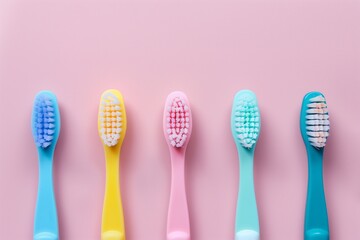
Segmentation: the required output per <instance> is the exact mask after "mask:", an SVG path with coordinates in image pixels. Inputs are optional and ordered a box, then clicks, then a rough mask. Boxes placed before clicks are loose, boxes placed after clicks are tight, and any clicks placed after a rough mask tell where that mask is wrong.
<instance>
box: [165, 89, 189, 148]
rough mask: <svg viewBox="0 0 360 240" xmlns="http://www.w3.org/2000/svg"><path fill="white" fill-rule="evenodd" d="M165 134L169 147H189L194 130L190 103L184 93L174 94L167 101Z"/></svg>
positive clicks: (177, 92)
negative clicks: (192, 130)
mask: <svg viewBox="0 0 360 240" xmlns="http://www.w3.org/2000/svg"><path fill="white" fill-rule="evenodd" d="M163 122H164V134H165V138H166V139H167V142H168V144H169V146H172V147H174V148H184V147H186V146H187V144H188V142H189V139H190V135H191V129H192V118H191V110H190V105H189V101H188V99H187V97H186V95H185V94H184V93H183V92H179V91H176V92H172V93H170V94H169V96H168V97H167V99H166V103H165V110H164V120H163Z"/></svg>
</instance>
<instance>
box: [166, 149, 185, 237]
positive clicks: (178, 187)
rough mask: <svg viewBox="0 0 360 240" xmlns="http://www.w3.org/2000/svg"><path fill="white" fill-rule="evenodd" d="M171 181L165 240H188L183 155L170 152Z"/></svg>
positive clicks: (175, 150)
mask: <svg viewBox="0 0 360 240" xmlns="http://www.w3.org/2000/svg"><path fill="white" fill-rule="evenodd" d="M171 162H172V175H171V176H172V180H171V192H170V204H169V212H168V223H167V240H190V223H189V212H188V206H187V200H186V190H185V172H184V167H185V154H184V151H178V149H172V150H171Z"/></svg>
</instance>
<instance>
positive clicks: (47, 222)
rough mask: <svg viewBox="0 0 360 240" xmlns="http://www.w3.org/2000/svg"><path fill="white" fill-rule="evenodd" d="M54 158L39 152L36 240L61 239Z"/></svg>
mask: <svg viewBox="0 0 360 240" xmlns="http://www.w3.org/2000/svg"><path fill="white" fill-rule="evenodd" d="M52 158H53V154H52V153H42V152H39V186H38V196H37V202H36V210H35V224H34V240H40V239H41V240H58V238H59V231H58V219H57V211H56V202H55V195H54V189H53V177H52V165H53V160H52Z"/></svg>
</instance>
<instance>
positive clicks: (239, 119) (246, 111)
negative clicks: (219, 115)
mask: <svg viewBox="0 0 360 240" xmlns="http://www.w3.org/2000/svg"><path fill="white" fill-rule="evenodd" d="M231 130H232V134H233V137H234V140H235V143H236V147H237V149H238V153H239V158H240V187H239V195H238V201H237V209H236V223H235V240H259V239H260V231H259V219H258V212H257V206H256V197H255V190H254V177H253V166H254V151H255V147H256V143H257V140H258V138H259V133H260V112H259V108H258V103H257V99H256V96H255V94H254V93H253V92H251V91H249V90H242V91H239V92H238V93H237V94H236V95H235V98H234V102H233V107H232V114H231Z"/></svg>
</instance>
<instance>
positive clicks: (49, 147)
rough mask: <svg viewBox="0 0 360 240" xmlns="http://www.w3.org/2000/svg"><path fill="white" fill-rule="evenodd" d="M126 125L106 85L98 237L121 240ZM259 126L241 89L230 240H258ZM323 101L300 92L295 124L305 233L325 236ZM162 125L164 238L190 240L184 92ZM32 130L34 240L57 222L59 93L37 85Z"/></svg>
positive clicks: (234, 117)
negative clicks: (166, 155) (301, 151)
mask: <svg viewBox="0 0 360 240" xmlns="http://www.w3.org/2000/svg"><path fill="white" fill-rule="evenodd" d="M126 127H127V121H126V112H125V104H124V100H123V97H122V95H121V93H120V92H119V91H117V90H113V89H111V90H107V91H105V92H104V93H103V94H102V96H101V100H100V106H99V114H98V131H99V136H100V138H101V141H102V143H103V147H104V151H105V159H106V186H105V198H104V206H103V214H102V227H101V239H102V240H125V238H126V237H125V227H124V216H123V209H122V203H121V194H120V186H119V162H120V160H119V157H120V152H121V146H122V143H123V141H124V138H125V133H126ZM260 128H261V121H260V111H259V107H258V102H257V98H256V96H255V94H254V93H253V92H251V91H249V90H242V91H239V92H238V93H237V94H236V95H235V97H234V102H233V107H232V114H231V130H232V135H233V137H234V141H235V143H236V147H237V150H238V155H239V161H240V184H239V193H238V201H237V209H236V220H235V236H234V239H235V240H259V239H260V228H259V220H258V212H257V205H256V196H255V190H254V178H253V165H254V153H255V147H256V143H257V141H258V139H259V134H260ZM329 129H330V125H329V115H328V110H327V104H326V100H325V97H324V95H323V94H321V93H320V92H310V93H308V94H306V95H305V97H304V99H303V103H302V108H301V115H300V130H301V134H302V137H303V140H304V144H305V147H306V150H307V156H308V171H309V172H308V173H309V174H308V192H307V202H306V214H305V226H304V239H305V240H328V239H329V227H328V217H327V210H326V202H325V195H324V187H323V176H322V168H323V167H322V162H323V153H324V147H325V144H326V140H327V138H328V136H329ZM163 130H164V135H165V138H166V142H167V144H168V147H169V151H170V157H171V162H172V180H171V193H170V204H169V211H168V220H167V235H166V239H167V240H190V239H191V234H190V222H189V213H188V206H187V198H186V190H185V174H184V164H185V152H186V148H187V145H188V143H189V140H190V136H191V130H192V116H191V110H190V104H189V101H188V98H187V97H186V95H185V94H184V93H183V92H179V91H177V92H172V93H171V94H170V95H169V96H168V97H167V99H166V103H165V109H164V117H163ZM32 132H33V136H34V140H35V143H36V146H37V150H38V156H39V165H40V166H39V186H38V197H37V204H36V212H35V226H34V240H58V239H59V231H58V220H57V211H56V202H55V197H54V191H53V180H52V179H53V178H52V166H53V157H54V150H55V146H56V143H57V140H58V137H59V133H60V112H59V107H58V102H57V99H56V96H55V95H54V94H53V93H52V92H49V91H42V92H40V93H39V94H38V95H37V96H36V97H35V102H34V108H33V114H32Z"/></svg>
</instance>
